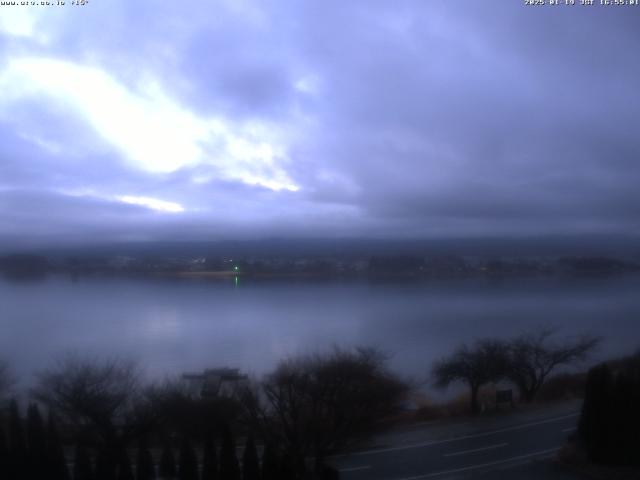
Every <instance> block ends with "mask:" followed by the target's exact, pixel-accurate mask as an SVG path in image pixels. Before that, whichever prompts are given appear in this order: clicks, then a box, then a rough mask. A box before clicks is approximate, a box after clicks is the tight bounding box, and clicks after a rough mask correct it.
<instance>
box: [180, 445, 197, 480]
mask: <svg viewBox="0 0 640 480" xmlns="http://www.w3.org/2000/svg"><path fill="white" fill-rule="evenodd" d="M178 478H179V479H180V480H198V457H197V455H196V451H195V450H194V448H193V445H192V444H191V442H190V441H189V439H188V438H187V437H184V438H183V439H182V445H181V446H180V459H179V468H178Z"/></svg>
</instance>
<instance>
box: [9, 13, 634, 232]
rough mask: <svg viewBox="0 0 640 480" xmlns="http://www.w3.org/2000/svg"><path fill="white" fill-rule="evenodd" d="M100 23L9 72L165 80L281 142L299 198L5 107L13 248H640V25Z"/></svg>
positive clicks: (114, 18)
mask: <svg viewBox="0 0 640 480" xmlns="http://www.w3.org/2000/svg"><path fill="white" fill-rule="evenodd" d="M82 15H83V17H82V21H78V17H77V14H76V13H73V14H71V15H57V16H56V17H52V18H51V22H50V23H49V24H48V26H47V28H45V29H44V33H45V34H46V35H48V36H49V38H48V43H47V42H42V41H38V40H37V38H35V37H33V36H32V37H31V38H30V37H17V36H15V35H8V34H6V35H4V36H2V37H0V52H1V56H2V58H1V59H0V60H1V61H0V68H2V69H4V68H6V65H8V62H9V61H10V60H11V59H12V58H21V57H27V56H28V57H46V58H55V59H64V60H65V61H70V62H74V63H75V64H78V65H85V66H91V67H95V68H100V69H101V70H103V71H104V72H107V73H108V74H109V75H110V76H111V77H113V78H114V79H116V80H117V81H118V82H120V83H121V84H122V85H123V86H124V87H126V88H129V89H132V91H135V92H137V93H138V94H139V95H142V96H143V97H144V95H145V87H144V85H146V84H145V82H147V83H148V81H149V80H152V81H153V82H156V83H157V84H159V85H161V86H162V88H163V91H165V92H167V94H168V95H169V96H170V97H171V99H172V101H174V102H176V103H177V104H178V105H180V107H181V108H182V109H184V110H185V111H188V112H191V113H192V114H193V115H195V116H197V117H198V118H207V117H210V116H212V117H216V118H221V119H223V120H224V121H225V122H227V124H229V125H232V126H234V127H233V128H236V127H235V126H236V125H244V124H254V123H257V124H261V125H267V126H268V128H272V127H273V128H274V129H276V130H277V131H278V132H281V133H282V132H284V136H283V138H284V140H283V141H282V142H283V145H284V149H285V150H286V157H288V161H281V158H280V157H278V156H276V157H274V160H273V161H274V162H276V163H277V164H278V168H280V167H281V168H282V169H283V171H284V172H286V174H287V175H288V176H289V177H290V178H291V179H292V181H293V182H294V183H295V184H296V185H297V186H298V187H299V190H298V191H296V192H288V191H279V192H275V191H271V190H269V189H268V188H264V187H260V186H251V185H248V184H246V183H242V182H240V181H239V180H238V178H229V177H228V176H225V175H222V173H221V170H220V168H219V167H216V166H215V165H211V164H209V163H207V162H201V163H200V164H197V165H187V164H185V165H184V166H183V167H182V168H180V169H178V170H176V171H173V172H160V173H159V172H149V171H145V170H143V169H139V168H138V169H136V168H134V167H133V166H132V165H131V162H128V161H127V159H126V158H124V157H125V156H126V155H125V154H124V153H123V152H122V151H121V150H118V149H117V148H115V147H114V146H113V145H111V144H110V143H109V141H108V139H106V138H105V137H104V136H103V135H100V133H99V132H96V131H94V129H93V128H91V127H89V126H87V122H86V119H83V117H82V116H81V115H80V114H78V113H77V112H74V111H73V110H71V109H67V107H66V105H65V104H64V101H62V102H61V101H60V100H57V101H53V100H52V99H51V98H48V97H47V96H46V95H45V96H44V97H43V96H42V95H41V94H39V95H31V96H26V97H24V98H21V99H20V100H19V101H15V102H11V103H8V104H3V105H2V106H0V107H1V108H0V112H4V113H3V115H2V119H3V120H2V125H1V126H2V129H1V131H0V140H1V142H2V151H1V154H0V188H2V190H0V223H1V224H2V225H3V226H4V227H6V228H3V230H4V232H5V233H4V236H5V238H9V237H11V238H14V237H15V238H17V237H20V236H21V235H23V236H31V235H36V236H37V237H38V238H42V239H45V238H47V237H48V236H51V237H54V236H56V237H62V238H63V237H65V236H69V235H74V234H76V233H77V232H78V231H79V230H82V231H85V232H90V233H87V238H89V237H91V238H94V236H102V237H111V238H128V237H131V238H133V237H144V238H175V237H183V238H192V239H198V238H213V237H216V238H217V237H220V238H229V237H231V236H233V235H238V236H252V237H255V236H259V235H271V234H277V235H280V236H286V235H288V234H291V235H313V236H332V235H335V236H342V235H376V236H430V235H439V236H442V235H449V234H451V235H465V234H469V235H492V234H496V233H499V234H530V233H532V232H534V233H539V234H542V233H549V234H576V233H578V234H579V233H625V234H638V233H639V232H638V215H639V214H640V211H639V209H638V207H637V206H638V205H640V193H638V189H637V188H636V186H637V184H638V183H639V181H640V163H639V162H638V154H639V153H640V140H639V138H640V137H638V135H637V128H636V123H637V112H638V111H640V94H639V93H638V90H637V85H636V83H637V78H638V76H639V74H640V60H639V59H638V56H637V51H638V47H640V33H639V31H638V29H637V20H638V18H637V17H638V15H640V9H638V10H637V11H636V9H634V8H630V7H629V8H605V7H600V6H594V7H581V6H575V7H566V6H558V7H549V6H546V7H544V8H531V7H525V6H524V5H522V4H521V3H520V2H498V1H494V2H482V3H479V2H473V1H471V0H467V1H461V2H429V3H427V2H420V1H408V0H407V1H400V2H394V3H393V4H390V3H388V2H382V1H367V2H360V1H357V2H339V1H333V0H332V1H323V2H315V1H312V2H295V1H285V0H282V1H279V0H270V1H267V2H250V1H241V2H230V1H221V2H217V3H216V4H215V5H212V4H210V3H209V2H202V3H200V2H192V3H191V4H190V6H189V7H185V6H184V5H177V4H165V5H162V6H160V5H158V4H157V2H150V1H148V0H145V1H142V2H138V3H137V4H136V7H135V8H134V7H132V6H131V5H130V3H127V2H120V1H116V2H112V4H111V3H110V4H109V5H108V6H106V5H96V6H95V7H89V8H86V9H84V13H82ZM45 20H46V19H45ZM39 21H41V22H42V21H43V19H42V18H40V20H39ZM96 28H97V29H100V31H101V32H102V34H101V35H95V31H96ZM141 82H142V83H141ZM141 85H142V86H141ZM185 128H189V127H187V126H185ZM230 128H231V127H230ZM238 131H240V130H238ZM267 137H268V135H267ZM262 138H263V139H264V137H262ZM56 146H58V147H59V150H58V151H57V150H56V148H57V147H56ZM207 152H208V153H211V155H214V154H216V151H212V152H209V151H207ZM225 161H226V162H229V163H230V164H231V165H233V162H241V161H240V160H237V159H234V158H226V159H225ZM256 169H257V170H256V171H258V172H260V174H261V175H267V176H268V175H270V174H269V172H268V168H267V167H259V168H258V167H256ZM81 190H84V191H85V193H86V192H91V193H92V194H94V196H93V197H91V195H84V196H78V195H75V196H70V195H68V193H69V192H70V191H72V192H73V191H75V192H76V193H77V192H78V191H81ZM65 192H67V193H65ZM122 195H129V196H137V197H145V198H156V199H159V200H164V201H168V202H175V203H178V204H180V205H182V206H183V207H184V208H185V212H183V213H178V214H163V213H160V212H158V211H154V210H153V209H149V208H145V207H141V206H133V205H123V204H122V203H121V202H118V201H116V200H113V198H115V197H116V196H122ZM105 199H108V200H105ZM42 202H44V203H46V204H50V205H51V208H52V214H51V215H49V214H47V215H45V214H44V213H43V209H42V208H39V207H38V205H41V204H42ZM34 225H37V227H35V226H34ZM9 229H10V231H11V233H8V232H9Z"/></svg>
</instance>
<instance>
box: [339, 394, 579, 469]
mask: <svg viewBox="0 0 640 480" xmlns="http://www.w3.org/2000/svg"><path fill="white" fill-rule="evenodd" d="M577 419H578V406H577V405H576V404H575V403H574V404H568V405H566V406H565V408H561V409H555V410H551V411H548V412H546V413H545V412H542V413H540V412H538V414H536V415H533V416H531V415H510V416H508V417H507V418H502V417H496V418H494V419H478V420H474V421H470V422H466V423H457V424H454V425H444V426H443V425H437V426H435V427H432V428H430V426H429V425H424V426H418V427H417V428H414V429H413V430H411V429H408V430H406V431H405V432H402V433H400V434H398V433H396V434H392V435H390V436H387V437H386V438H385V437H383V438H382V439H378V446H377V447H373V448H371V449H368V450H362V451H358V452H354V453H351V454H348V455H344V456H339V457H335V458H334V463H335V464H336V466H337V467H338V469H339V470H340V471H341V477H340V478H341V479H344V480H422V479H425V480H426V479H435V480H442V479H453V478H467V477H470V476H471V477H476V476H478V477H480V478H485V479H491V478H500V479H504V478H516V479H518V480H524V479H544V480H546V479H554V480H556V479H558V480H560V479H562V480H564V479H574V478H576V477H575V476H574V475H573V474H569V473H566V472H562V471H559V470H558V468H557V467H555V465H554V464H553V463H552V462H551V461H550V459H551V458H552V457H553V456H554V455H555V453H556V452H557V450H558V449H559V448H560V447H561V446H562V445H563V444H564V443H565V442H566V440H567V437H568V435H570V433H571V432H572V431H574V430H575V426H576V422H577ZM385 440H387V444H386V445H385V444H384V442H385ZM381 443H382V444H381ZM578 478H579V477H578Z"/></svg>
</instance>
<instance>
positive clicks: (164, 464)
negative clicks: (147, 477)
mask: <svg viewBox="0 0 640 480" xmlns="http://www.w3.org/2000/svg"><path fill="white" fill-rule="evenodd" d="M158 473H159V474H160V478H161V479H162V480H173V479H174V478H176V459H175V457H174V455H173V450H172V449H171V446H170V445H169V444H167V445H165V447H164V448H163V449H162V454H161V455H160V469H159V472H158Z"/></svg>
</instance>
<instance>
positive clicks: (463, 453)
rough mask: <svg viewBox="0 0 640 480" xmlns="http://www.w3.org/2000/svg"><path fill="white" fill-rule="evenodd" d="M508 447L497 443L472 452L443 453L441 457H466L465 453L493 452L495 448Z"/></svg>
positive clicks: (505, 444)
mask: <svg viewBox="0 0 640 480" xmlns="http://www.w3.org/2000/svg"><path fill="white" fill-rule="evenodd" d="M507 445H509V444H508V443H498V444H497V445H489V446H488V447H482V448H474V449H473V450H463V451H462V452H454V453H445V454H444V455H443V457H457V456H459V455H466V454H467V453H476V452H482V451H484V450H493V449H495V448H502V447H506V446H507Z"/></svg>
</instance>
